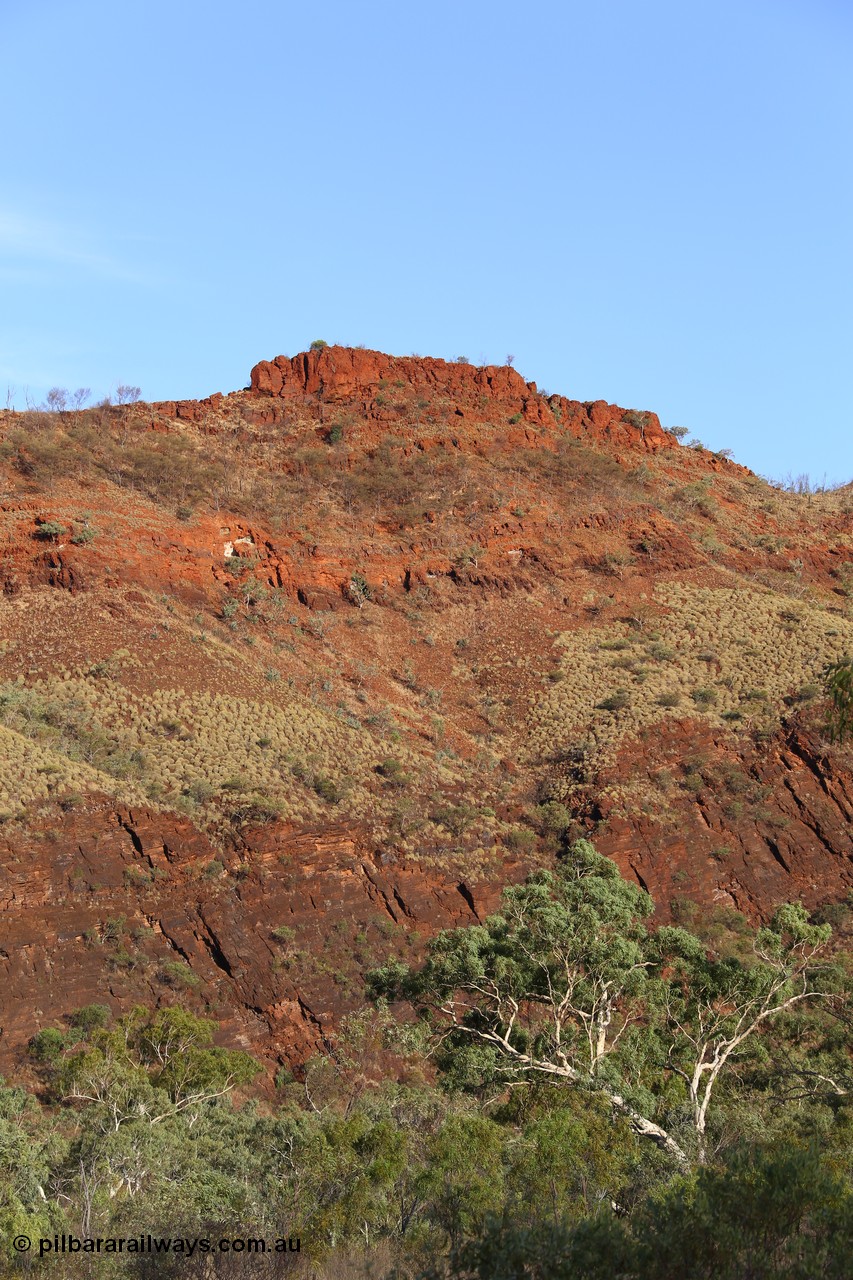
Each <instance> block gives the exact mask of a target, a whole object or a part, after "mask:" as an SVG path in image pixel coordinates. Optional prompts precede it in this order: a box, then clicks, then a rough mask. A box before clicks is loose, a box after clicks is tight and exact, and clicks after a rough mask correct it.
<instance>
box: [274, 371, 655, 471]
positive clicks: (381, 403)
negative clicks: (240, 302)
mask: <svg viewBox="0 0 853 1280" xmlns="http://www.w3.org/2000/svg"><path fill="white" fill-rule="evenodd" d="M251 387H252V390H253V391H254V392H256V393H258V394H259V395H265V396H277V397H281V398H283V399H285V400H287V399H290V398H295V397H304V396H316V397H318V398H320V399H322V400H324V401H325V402H327V403H329V404H340V403H344V402H351V403H352V402H355V403H356V404H358V406H359V408H360V409H361V411H362V412H363V413H365V414H366V415H368V416H377V411H380V412H379V414H378V416H380V417H381V416H384V415H383V414H382V413H381V410H383V409H384V408H385V405H386V404H387V403H388V402H389V401H390V402H391V403H392V404H393V402H394V400H395V396H396V398H397V399H399V398H400V393H401V392H403V393H406V392H409V393H411V392H414V393H417V394H418V395H420V396H421V397H426V398H427V399H428V400H430V401H435V400H437V399H447V400H450V401H451V402H452V411H453V412H454V413H456V414H457V415H458V416H459V417H464V418H469V419H470V420H472V421H482V422H490V421H493V420H494V419H495V417H496V416H498V417H503V418H506V419H512V418H513V417H517V418H518V419H519V420H523V421H524V422H529V423H534V424H540V425H543V426H547V427H550V428H552V429H556V428H557V427H558V426H559V425H563V426H564V429H565V430H566V431H568V432H570V433H571V434H572V435H575V436H577V437H578V438H588V439H590V440H594V441H607V442H608V443H610V444H613V445H614V446H619V445H621V446H627V447H633V448H641V449H645V450H649V451H654V450H656V449H664V448H672V447H673V446H674V445H675V439H674V437H673V436H671V435H669V434H668V433H667V432H665V431H663V430H662V428H661V425H660V421H659V419H658V417H657V414H654V413H637V412H634V411H627V412H626V411H625V410H623V409H620V408H618V407H617V406H616V405H609V404H607V403H606V402H605V401H603V400H597V401H595V402H594V403H590V404H581V403H580V402H578V401H574V400H567V399H566V398H565V397H564V396H557V395H555V396H548V397H545V396H543V395H542V394H541V393H540V392H539V391H538V390H537V388H536V383H535V382H525V381H524V379H523V378H522V377H521V375H520V374H519V373H517V372H516V370H515V369H512V368H509V367H508V366H506V365H486V366H484V367H482V368H481V367H478V366H475V365H471V364H465V363H463V362H460V361H456V362H453V363H449V362H448V361H445V360H435V359H430V358H425V357H422V356H388V355H384V354H383V353H382V352H380V351H363V350H361V349H360V348H352V347H324V348H323V349H322V350H320V351H306V352H303V353H302V354H300V355H298V356H292V357H288V356H276V358H275V359H274V360H262V361H261V362H260V364H256V365H255V367H254V369H253V370H252V378H251Z"/></svg>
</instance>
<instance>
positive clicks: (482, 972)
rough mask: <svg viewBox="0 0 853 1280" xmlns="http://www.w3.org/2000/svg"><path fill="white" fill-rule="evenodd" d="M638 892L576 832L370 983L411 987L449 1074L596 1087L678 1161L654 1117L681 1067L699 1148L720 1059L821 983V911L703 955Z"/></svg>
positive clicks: (400, 994) (395, 992)
mask: <svg viewBox="0 0 853 1280" xmlns="http://www.w3.org/2000/svg"><path fill="white" fill-rule="evenodd" d="M652 910H653V903H652V900H651V898H650V897H649V895H648V894H647V893H645V892H643V891H642V890H641V889H640V888H638V887H637V886H636V885H634V884H631V883H629V882H628V881H626V880H624V879H623V878H622V877H621V875H620V874H619V870H618V868H617V867H616V865H615V864H614V863H613V862H611V861H610V860H609V859H607V858H604V857H602V856H601V855H600V854H598V853H597V852H596V850H595V849H594V848H593V846H592V845H591V844H590V843H589V842H588V841H585V840H580V841H577V842H576V843H575V844H574V845H572V847H571V849H570V850H569V851H568V853H567V855H566V857H565V858H564V859H562V860H561V861H560V862H559V863H558V865H557V866H556V868H555V869H554V870H543V871H538V872H536V873H535V874H534V875H532V876H531V877H529V878H528V879H527V880H526V881H525V882H524V883H523V884H520V885H515V886H513V887H511V888H508V889H506V890H505V891H504V895H503V901H502V906H501V910H500V911H499V912H498V913H497V914H496V915H494V916H491V917H490V918H488V919H487V920H486V921H484V922H483V923H482V924H480V925H474V926H470V927H468V928H465V929H456V930H452V931H447V932H443V933H441V934H439V935H438V936H437V937H436V938H435V939H433V941H432V942H431V944H430V946H429V950H428V954H427V959H426V962H425V964H424V965H423V966H422V968H420V969H419V970H410V969H408V968H406V967H405V966H402V965H399V964H392V965H389V966H388V967H386V968H385V969H383V970H379V971H378V972H377V973H375V974H374V975H372V978H371V984H372V988H373V991H374V993H375V994H383V995H386V996H391V997H392V998H394V997H396V998H404V999H408V1000H409V1001H411V1002H412V1003H413V1004H414V1005H415V1007H416V1008H418V1009H419V1010H420V1012H421V1013H422V1015H423V1016H425V1017H426V1018H427V1019H428V1020H429V1022H430V1025H431V1027H432V1031H433V1035H434V1041H433V1052H434V1054H435V1056H436V1058H437V1060H438V1062H439V1064H440V1066H441V1067H442V1069H443V1070H444V1071H445V1072H446V1073H448V1074H449V1075H450V1077H451V1078H452V1079H455V1080H456V1082H457V1083H459V1084H461V1085H466V1084H467V1085H480V1086H482V1085H483V1084H486V1083H493V1084H494V1083H501V1082H511V1081H514V1080H516V1081H517V1080H519V1079H525V1078H526V1079H531V1078H540V1079H542V1078H550V1079H552V1080H555V1081H560V1082H563V1083H564V1084H565V1085H566V1086H567V1087H569V1088H573V1089H580V1090H585V1091H594V1092H597V1093H600V1094H603V1095H604V1096H605V1097H606V1098H607V1099H608V1100H609V1102H610V1104H611V1105H612V1107H613V1108H614V1109H615V1110H616V1111H617V1112H619V1113H621V1114H622V1115H623V1116H625V1117H626V1118H627V1119H628V1121H629V1123H630V1126H631V1128H632V1129H633V1130H634V1132H635V1133H636V1134H638V1135H639V1136H641V1137H643V1138H647V1139H649V1140H650V1141H652V1142H654V1143H655V1144H657V1146H659V1147H660V1148H661V1149H662V1150H664V1151H665V1152H667V1153H668V1155H669V1156H671V1157H672V1158H673V1159H674V1160H675V1161H676V1163H677V1164H678V1165H680V1166H682V1167H686V1166H687V1165H688V1164H689V1163H690V1161H691V1155H690V1154H689V1153H688V1150H687V1149H686V1147H685V1145H684V1141H683V1139H681V1140H679V1138H678V1137H676V1135H675V1133H674V1132H673V1129H672V1125H667V1124H665V1123H663V1122H662V1121H663V1119H665V1117H662V1116H661V1115H660V1111H661V1109H662V1108H661V1107H660V1105H659V1095H660V1093H661V1091H662V1089H663V1087H664V1085H665V1084H667V1085H671V1083H672V1082H673V1081H675V1082H680V1084H681V1085H682V1087H683V1088H684V1090H685V1092H686V1094H687V1100H688V1102H689V1106H688V1111H689V1115H690V1121H691V1124H692V1130H693V1134H694V1136H693V1139H692V1144H688V1145H693V1147H694V1149H695V1150H696V1153H697V1154H698V1156H699V1159H700V1160H701V1159H703V1158H704V1141H705V1129H706V1125H707V1116H708V1110H709V1107H710V1105H711V1101H712V1098H713V1096H714V1091H715V1088H716V1086H717V1084H718V1082H719V1080H720V1077H721V1076H722V1074H723V1073H724V1072H726V1071H729V1070H730V1069H731V1067H732V1066H733V1064H734V1063H735V1061H737V1059H738V1055H739V1054H742V1053H743V1052H745V1050H746V1047H747V1045H748V1042H749V1041H750V1040H751V1039H752V1038H753V1037H755V1036H756V1035H757V1034H758V1033H759V1032H760V1031H761V1029H762V1028H763V1027H764V1026H765V1025H767V1024H768V1023H769V1022H771V1021H772V1020H774V1019H775V1018H777V1016H778V1015H779V1014H780V1013H782V1012H783V1011H784V1010H786V1009H789V1008H790V1007H791V1006H792V1005H794V1004H797V1003H799V1002H807V1001H811V1000H815V999H817V998H818V997H819V996H820V994H821V985H820V954H821V952H822V951H823V949H824V947H825V946H826V943H827V941H828V938H829V933H830V930H829V928H828V926H820V927H818V926H814V925H811V924H809V922H808V918H807V916H806V914H805V912H804V911H803V909H802V908H801V907H797V906H795V907H790V906H789V907H785V908H780V910H779V912H777V915H776V917H775V918H774V922H773V924H772V926H771V927H770V928H768V929H763V930H760V931H759V932H758V933H757V934H756V935H755V938H754V946H753V953H752V955H751V956H750V957H748V958H747V959H735V958H732V959H724V960H718V959H715V958H714V956H713V955H709V954H708V953H707V951H706V949H705V947H704V945H703V944H702V943H701V941H700V940H699V939H698V938H695V937H694V936H693V935H691V934H689V933H688V932H687V931H686V930H684V929H677V928H672V927H668V928H665V929H661V930H660V931H658V932H657V933H655V932H653V931H650V929H649V927H648V923H647V922H648V919H649V916H650V915H651V913H652Z"/></svg>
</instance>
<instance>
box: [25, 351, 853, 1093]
mask: <svg viewBox="0 0 853 1280" xmlns="http://www.w3.org/2000/svg"><path fill="white" fill-rule="evenodd" d="M850 510H851V508H850V494H849V493H846V492H844V491H839V492H837V493H833V494H816V495H791V494H785V493H781V492H779V491H777V490H773V489H771V488H770V487H769V486H768V485H766V484H765V483H764V482H762V481H760V480H758V478H757V477H755V476H753V475H751V473H749V472H748V471H746V469H745V468H742V467H739V466H737V465H736V464H734V463H732V462H729V461H727V460H726V459H725V458H721V457H715V456H713V455H710V454H708V453H707V452H706V451H705V450H702V449H689V448H688V449H685V448H680V447H678V445H677V444H676V441H675V438H674V437H673V436H672V435H671V434H670V433H668V432H666V431H664V430H662V429H661V426H660V423H659V421H658V419H657V417H656V416H655V415H654V414H650V413H644V412H643V413H641V412H637V411H626V410H622V409H620V408H617V407H616V406H613V405H608V404H606V403H605V402H603V401H599V402H595V403H580V402H576V401H572V400H569V399H566V398H564V397H562V396H557V395H550V396H547V395H544V394H542V393H541V392H540V391H538V390H537V388H536V385H535V384H534V383H528V382H525V381H524V379H523V378H521V376H520V375H519V374H518V373H516V371H515V370H513V369H511V368H506V367H504V368H477V367H475V366H472V365H467V364H464V363H453V364H448V363H446V362H444V361H440V360H431V359H420V358H417V357H407V358H401V357H393V356H388V355H383V354H382V353H379V352H372V351H363V350H352V349H345V348H339V347H330V348H326V349H324V350H322V351H319V352H309V353H305V354H302V355H299V356H296V357H293V358H286V357H282V356H279V357H277V358H276V359H275V360H273V361H270V362H266V361H263V362H261V363H260V364H258V365H256V366H255V368H254V369H253V370H252V376H251V386H250V388H248V389H246V390H245V391H241V392H235V393H233V394H231V395H226V396H223V395H215V396H211V397H209V398H208V399H207V400H204V401H198V402H190V401H176V402H167V403H161V404H155V405H138V406H132V407H124V408H114V409H111V410H98V411H91V412H89V413H82V414H64V415H48V414H33V413H30V414H24V415H19V414H10V413H0V584H2V596H0V766H1V767H0V819H2V821H0V863H2V886H3V887H2V890H0V904H2V906H0V911H2V919H3V940H2V949H0V966H2V968H0V972H4V973H5V975H6V980H5V981H4V982H3V984H2V986H0V1026H2V1036H0V1069H2V1070H12V1069H15V1070H19V1069H21V1068H22V1065H23V1063H24V1062H25V1046H26V1042H27V1040H28V1038H29V1037H30V1036H31V1035H32V1034H33V1033H34V1032H35V1031H36V1030H38V1029H39V1028H40V1027H42V1026H45V1025H51V1024H54V1023H55V1022H57V1020H60V1019H62V1018H63V1017H65V1016H67V1015H68V1014H69V1013H70V1012H72V1011H73V1010H74V1009H76V1008H79V1007H81V1006H82V1005H85V1004H88V1003H92V1002H102V1003H108V1004H109V1005H110V1006H111V1007H112V1008H113V1010H114V1011H119V1010H122V1009H127V1008H129V1007H131V1006H132V1005H134V1004H137V1003H145V1004H152V1003H157V1002H161V1001H174V1000H176V999H179V1000H181V1001H182V1002H185V1003H187V1004H189V1005H190V1007H193V1008H195V1009H197V1010H198V1011H204V1012H206V1013H208V1014H209V1015H210V1016H213V1017H215V1018H217V1019H218V1020H220V1021H221V1022H222V1024H223V1027H224V1031H223V1035H224V1036H225V1038H226V1039H227V1041H228V1042H229V1043H234V1044H240V1045H242V1046H243V1047H246V1048H248V1049H250V1050H251V1051H252V1052H254V1053H257V1054H259V1055H260V1056H261V1057H263V1058H264V1059H265V1061H266V1062H267V1063H268V1064H269V1065H270V1066H271V1067H272V1066H274V1064H275V1063H277V1062H284V1061H288V1062H293V1063H295V1062H298V1061H300V1060H301V1059H303V1058H304V1057H305V1056H306V1055H307V1054H308V1053H310V1052H312V1051H313V1050H314V1049H316V1048H317V1047H318V1046H320V1045H322V1044H323V1042H324V1037H326V1036H327V1035H328V1033H329V1032H330V1030H331V1029H332V1028H333V1027H334V1025H335V1024H336V1023H337V1021H338V1020H339V1019H340V1018H341V1016H342V1015H343V1014H345V1013H347V1012H348V1011H351V1010H353V1009H356V1008H358V1007H359V1006H360V1005H361V1004H362V1003H363V990H364V989H363V974H364V971H365V970H366V969H368V968H370V967H373V966H374V965H376V964H377V963H381V962H382V961H383V960H384V959H386V958H387V957H389V956H392V955H393V956H399V957H401V958H404V959H407V960H411V959H413V958H416V957H417V956H418V955H419V954H420V952H421V950H422V948H423V945H424V943H425V941H426V940H427V939H428V938H429V937H430V936H431V935H432V934H434V933H435V931H436V930H438V929H440V928H446V927H455V926H458V925H466V924H469V923H472V922H474V921H476V920H477V919H482V918H483V916H484V915H486V914H488V913H489V912H490V911H493V910H494V909H495V908H496V906H497V905H498V902H499V898H500V892H501V888H502V886H503V885H504V884H505V883H507V882H511V881H515V880H518V879H519V878H520V877H522V876H523V875H524V874H525V873H526V872H527V871H528V870H529V869H531V868H532V867H535V866H541V865H548V864H549V863H550V862H552V860H553V858H554V857H555V855H557V853H558V852H559V847H560V841H561V839H565V838H570V837H571V836H576V835H579V834H587V835H590V836H591V837H592V838H593V839H595V841H596V843H597V845H598V847H599V849H601V851H602V852H604V853H605V854H607V855H608V856H610V857H612V858H614V859H615V861H616V862H617V863H618V865H619V866H620V868H621V870H622V872H623V873H624V874H625V875H627V876H631V877H633V878H635V879H636V880H637V881H638V882H639V883H640V884H642V885H644V886H645V887H646V888H647V889H648V890H649V892H650V893H651V894H652V896H653V897H654V899H655V901H656V903H657V908H658V913H659V916H660V917H661V918H666V917H667V916H668V915H669V914H670V913H671V912H672V911H675V912H676V914H677V913H678V912H679V911H680V910H683V902H684V900H689V901H691V902H693V903H696V904H698V907H699V909H701V910H704V911H712V910H714V909H719V908H728V909H731V908H733V909H735V910H737V911H740V912H743V913H745V914H747V915H748V916H749V917H750V918H751V919H758V918H762V917H766V916H767V915H768V914H769V913H770V912H772V909H773V907H774V906H775V905H776V904H777V903H779V902H781V901H784V900H791V899H799V900H802V901H803V902H804V903H805V904H806V905H807V906H809V907H812V908H813V907H816V906H820V905H822V904H825V903H831V902H837V901H840V900H843V899H844V898H845V897H846V895H847V894H848V892H849V891H850V889H851V886H853V865H851V858H853V837H852V836H851V820H853V777H851V768H850V764H851V756H850V751H849V749H843V750H842V749H839V748H837V747H833V746H831V745H830V744H829V743H828V742H827V741H826V740H825V737H824V734H823V727H822V726H823V707H822V703H821V699H820V685H819V681H820V672H821V670H822V667H823V665H824V664H825V663H826V662H827V661H829V660H831V659H832V658H834V657H836V656H838V654H839V653H841V652H844V651H845V650H849V651H853V617H851V610H850V603H849V602H850V598H851V596H850V592H851V591H853V553H851V551H850ZM549 804H550V806H551V807H550V808H549V807H548V806H549ZM554 806H561V807H560V808H555V807H554ZM555 814H557V815H558V816H557V818H555ZM560 814H561V815H562V817H559V815H560ZM566 821H568V823H569V827H568V832H567V833H564V834H562V835H561V834H560V833H559V831H556V827H559V826H561V825H565V822H566Z"/></svg>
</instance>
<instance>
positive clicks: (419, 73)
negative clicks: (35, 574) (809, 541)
mask: <svg viewBox="0 0 853 1280" xmlns="http://www.w3.org/2000/svg"><path fill="white" fill-rule="evenodd" d="M0 47H2V49H3V76H2V82H0V112H1V113H2V114H0V119H2V121H3V125H4V127H3V134H4V142H3V167H2V177H0V403H4V402H5V399H6V388H7V386H8V387H11V388H12V395H13V399H14V400H15V402H16V403H17V404H18V405H19V407H20V406H21V405H22V404H23V403H24V396H25V391H26V388H29V395H30V398H31V399H33V400H39V399H42V398H43V397H44V394H45V392H46V391H47V389H48V388H49V387H50V386H53V385H61V386H68V387H72V388H73V387H77V386H80V385H84V386H89V387H91V388H92V389H93V392H95V393H96V394H97V395H99V396H100V395H104V394H106V393H108V392H109V391H110V390H111V389H112V388H114V387H115V385H116V383H119V382H124V383H133V384H138V385H139V386H141V388H142V392H143V395H144V396H145V397H146V398H147V399H165V398H172V397H193V396H201V395H205V394H208V393H209V392H212V391H217V390H222V391H228V390H233V389H236V388H238V387H240V386H243V385H244V384H245V383H246V382H247V381H248V374H249V370H250V368H251V366H252V365H253V364H254V363H255V362H256V361H257V360H259V359H264V358H270V357H272V356H274V355H277V354H278V353H279V352H287V353H289V354H292V353H294V352H296V351H298V350H301V349H304V348H305V347H306V346H307V345H308V343H309V342H310V341H311V340H312V339H313V338H316V337H322V338H325V339H326V340H328V341H330V342H331V341H339V342H343V343H351V344H356V343H364V344H366V345H367V346H370V347H377V348H380V349H383V350H387V351H392V352H395V353H399V354H404V355H405V354H409V353H411V352H418V353H420V354H424V355H426V354H429V355H439V356H445V357H449V358H452V357H455V356H458V355H467V356H468V357H469V358H470V359H471V360H472V361H475V362H478V363H480V362H484V361H485V362H490V363H502V362H503V360H504V359H505V357H506V355H507V354H508V353H512V354H514V355H515V362H516V367H517V368H518V369H520V371H521V372H522V373H524V375H525V376H526V377H528V378H532V379H536V381H537V382H538V383H539V385H540V386H541V387H545V388H546V389H547V390H549V391H561V392H563V393H564V394H566V395H569V396H573V397H575V398H577V399H583V400H587V399H599V398H601V399H607V400H611V401H615V402H616V403H619V404H622V405H624V406H626V407H633V408H643V409H654V410H655V411H657V412H658V413H659V414H660V416H661V419H662V421H663V422H664V423H665V424H666V425H684V426H687V427H689V428H691V430H692V431H693V432H694V434H695V435H696V436H698V437H699V438H700V439H702V440H703V441H704V442H705V443H706V444H708V445H709V446H713V447H715V448H723V447H729V448H732V449H734V451H735V455H736V457H737V458H738V459H739V460H740V461H742V462H745V463H746V464H747V465H749V466H751V467H753V468H754V469H756V470H758V471H760V472H761V473H762V474H766V475H772V476H782V475H784V474H785V473H787V472H794V473H799V472H810V473H811V474H812V476H813V477H815V478H822V477H823V476H824V475H826V476H827V477H829V478H830V479H838V480H847V479H850V478H851V476H853V414H851V394H850V387H849V382H850V372H851V368H853V361H851V347H852V346H853V341H851V340H853V319H851V311H853V303H851V297H853V290H851V276H853V249H852V248H851V228H853V198H851V197H853V166H851V150H852V148H851V125H853V77H851V75H850V59H851V52H853V14H851V8H850V5H849V3H848V0H772V3H770V2H765V0H738V2H737V3H731V2H730V0H713V3H706V2H705V0H693V2H692V3H689V4H686V3H684V0H677V2H676V0H645V2H644V3H641V2H640V0H607V2H606V3H598V4H590V3H589V2H588V0H585V2H584V3H576V2H575V0H563V3H552V2H551V0H540V2H539V3H527V4H520V3H506V2H504V0H490V2H489V3H484V2H481V0H456V2H455V3H447V2H445V0H430V3H429V4H425V3H409V4H400V3H399V2H397V3H390V2H389V3H384V2H378V0H363V3H362V4H360V5H353V4H351V3H340V2H339V0H327V2H326V3H325V4H323V5H306V4H305V3H304V2H303V3H300V4H298V5H297V4H292V3H289V2H282V3H272V2H271V0H244V3H243V4H242V6H239V7H238V6H236V5H234V4H232V3H227V4H226V3H223V2H221V0H206V2H205V3H199V2H197V0H169V3H165V2H164V0H145V3H140V0H125V2H124V3H122V4H118V5H117V4H116V3H115V2H114V0H111V2H110V3H106V2H105V0H75V3H74V4H69V3H68V0H0Z"/></svg>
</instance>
